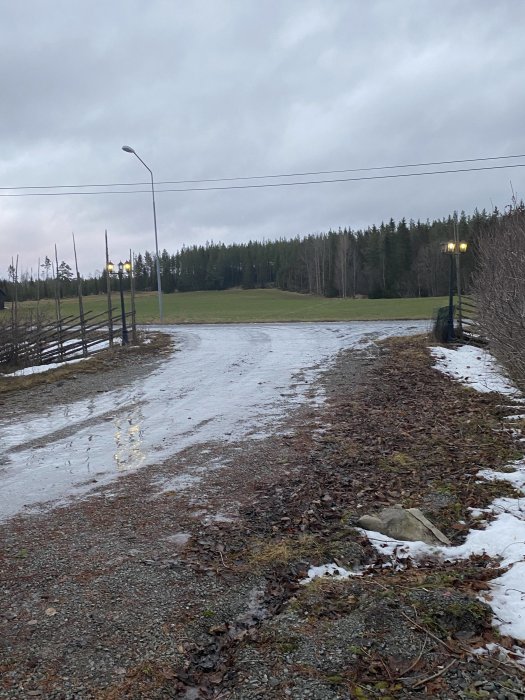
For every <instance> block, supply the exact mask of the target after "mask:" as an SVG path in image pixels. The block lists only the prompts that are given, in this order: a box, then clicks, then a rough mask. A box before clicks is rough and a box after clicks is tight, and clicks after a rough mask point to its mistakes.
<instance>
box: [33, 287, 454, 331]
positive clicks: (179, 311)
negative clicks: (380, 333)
mask: <svg viewBox="0 0 525 700" xmlns="http://www.w3.org/2000/svg"><path fill="white" fill-rule="evenodd" d="M163 301H164V322H165V323H253V322H285V321H379V320H396V319H397V320H416V319H430V318H432V317H433V316H434V315H435V312H436V309H437V308H438V307H440V306H446V305H447V304H448V298H445V297H430V298H414V299H326V298H324V297H317V296H311V295H308V294H295V293H292V292H282V291H280V290H277V289H254V290H246V291H245V290H240V289H232V290H227V291H224V292H187V293H184V294H180V293H179V294H164V295H163ZM125 303H126V310H127V311H129V309H130V305H129V304H130V300H129V295H128V294H126V299H125ZM40 304H41V308H49V311H50V313H54V302H52V301H48V300H46V301H42V302H40ZM112 304H113V306H114V307H117V308H119V305H120V300H119V296H118V294H113V296H112ZM22 307H23V308H27V309H29V308H34V307H35V303H34V302H25V303H24V304H22ZM136 307H137V323H139V324H146V323H158V321H159V308H158V298H157V295H156V293H154V292H148V293H141V294H137V297H136ZM61 308H62V315H63V316H67V315H70V314H71V315H75V316H76V315H78V301H77V300H76V299H64V300H63V301H62V307H61ZM84 308H85V310H86V311H87V310H89V309H91V310H93V311H94V312H95V313H98V312H103V311H105V309H106V308H107V299H106V297H105V296H104V295H100V296H88V297H85V298H84Z"/></svg>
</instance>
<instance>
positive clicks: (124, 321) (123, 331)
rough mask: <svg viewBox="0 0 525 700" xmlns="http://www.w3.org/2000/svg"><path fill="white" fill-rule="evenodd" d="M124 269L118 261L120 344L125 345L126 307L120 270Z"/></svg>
mask: <svg viewBox="0 0 525 700" xmlns="http://www.w3.org/2000/svg"><path fill="white" fill-rule="evenodd" d="M123 270H124V263H122V262H119V264H118V284H119V288H120V313H121V315H122V345H127V344H128V343H129V339H128V328H127V326H126V309H125V308H124V289H123V287H122V271H123Z"/></svg>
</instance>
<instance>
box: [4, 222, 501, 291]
mask: <svg viewBox="0 0 525 700" xmlns="http://www.w3.org/2000/svg"><path fill="white" fill-rule="evenodd" d="M499 217H500V214H499V212H498V211H497V210H494V211H493V212H491V213H487V212H486V211H485V210H483V211H482V212H478V211H477V210H476V211H475V212H474V214H472V215H469V216H467V215H466V214H465V213H464V212H462V213H461V214H459V215H458V214H457V213H455V214H454V215H451V216H449V217H448V218H445V219H439V220H434V221H428V220H427V221H426V222H424V223H423V222H421V221H417V222H416V221H410V222H408V223H407V221H406V220H405V219H402V220H401V221H399V222H397V223H396V222H395V221H394V220H393V219H391V220H390V221H389V222H388V223H382V224H381V226H379V227H377V226H372V227H369V228H367V229H366V230H358V231H352V230H350V229H347V228H345V229H339V230H338V231H328V232H327V233H321V234H310V235H308V236H305V237H302V238H301V237H297V238H294V239H280V240H275V241H262V242H261V241H250V242H249V243H237V244H232V245H224V244H221V243H213V242H210V243H207V244H206V245H200V246H193V247H184V248H182V250H180V251H178V252H176V253H169V252H168V251H167V250H164V251H163V252H162V254H161V257H160V266H161V278H162V288H163V291H164V292H166V293H171V292H176V291H178V292H191V291H198V290H220V289H229V288H232V287H244V288H246V289H253V288H264V287H277V288H279V289H283V290H288V291H293V292H303V293H310V294H318V295H324V296H328V297H349V296H350V297H355V296H366V297H371V298H379V297H402V296H406V297H414V296H439V295H444V294H446V293H447V292H448V264H447V263H448V261H447V260H446V259H445V258H446V256H444V255H443V254H442V253H441V249H440V244H441V243H443V242H445V241H447V240H450V239H453V237H454V230H455V229H456V228H457V231H458V233H459V238H460V239H461V240H466V241H468V242H472V241H473V240H476V239H477V237H478V235H479V234H480V232H481V231H483V230H484V229H485V228H486V227H487V225H488V224H489V223H491V222H494V221H495V220H498V218H499ZM475 257H476V253H475V250H474V248H473V246H470V247H469V252H468V253H467V254H466V255H465V256H463V259H462V269H463V279H464V281H465V285H466V287H467V288H468V284H469V279H470V276H471V273H472V270H473V269H474V266H475ZM46 260H48V259H46ZM41 267H42V268H45V265H41ZM56 276H57V274H56V273H55V270H54V267H50V265H48V266H47V268H45V269H42V270H41V271H40V282H39V284H38V285H37V281H36V275H34V274H33V275H30V274H28V273H27V272H21V273H19V274H18V298H19V299H20V300H23V299H31V298H33V299H34V298H36V296H37V294H38V293H39V294H40V296H41V297H45V296H53V294H54V290H55V283H54V279H55V278H56ZM58 277H59V280H60V289H61V294H62V295H64V296H68V295H70V294H75V293H76V280H75V279H74V277H73V274H72V273H71V268H70V266H69V265H68V264H67V263H66V262H64V261H63V262H62V263H60V265H59V268H58ZM14 279H15V272H14V270H13V269H11V267H10V268H9V271H8V277H7V278H5V279H4V280H3V282H0V286H2V287H3V288H4V289H5V290H7V292H8V294H10V293H12V288H13V282H14ZM135 279H136V289H137V291H147V290H154V289H156V284H157V282H156V271H155V258H154V255H152V253H151V252H149V251H145V252H143V253H139V254H138V255H137V256H136V260H135ZM82 286H83V292H84V294H98V293H103V292H104V291H105V289H106V277H105V272H103V273H102V274H101V275H100V276H91V277H88V278H85V279H84V280H83V283H82ZM37 287H38V288H39V290H37Z"/></svg>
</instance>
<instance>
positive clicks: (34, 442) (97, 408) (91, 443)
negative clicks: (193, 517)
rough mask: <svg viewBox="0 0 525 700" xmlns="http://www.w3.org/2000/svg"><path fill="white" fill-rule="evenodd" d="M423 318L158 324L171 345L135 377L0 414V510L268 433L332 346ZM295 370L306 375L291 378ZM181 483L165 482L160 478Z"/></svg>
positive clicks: (302, 394)
mask: <svg viewBox="0 0 525 700" xmlns="http://www.w3.org/2000/svg"><path fill="white" fill-rule="evenodd" d="M427 326H428V323H427V322H422V323H421V324H414V323H413V322H410V324H408V323H403V322H389V323H379V322H370V323H345V324H289V325H287V324H276V325H272V324H249V325H232V326H205V325H203V326H191V327H190V326H186V327H183V328H172V327H170V328H163V329H162V330H164V331H165V332H168V333H171V334H172V335H173V336H174V338H175V343H176V344H177V345H178V346H179V348H180V350H181V352H176V353H173V355H172V356H171V357H170V358H168V359H167V360H166V361H165V362H164V363H163V364H162V365H161V366H160V367H159V368H158V369H157V370H156V371H155V372H153V373H152V374H150V375H148V376H147V377H146V378H145V379H144V380H143V381H141V382H135V383H133V384H131V385H129V386H126V387H124V388H121V389H118V390H114V391H108V392H104V393H101V394H97V395H96V396H94V397H93V396H91V397H89V398H88V399H86V400H82V401H77V402H75V403H73V404H68V406H67V407H62V408H59V409H57V408H56V407H55V408H53V407H49V408H48V409H47V410H46V408H45V407H44V409H43V412H42V413H41V414H39V415H34V416H32V417H29V418H27V419H26V420H22V421H19V422H16V423H13V422H12V421H11V422H10V420H9V416H7V415H6V416H4V417H0V464H1V465H2V472H1V474H0V518H5V517H9V516H11V515H14V514H15V513H17V512H19V511H21V510H23V509H24V508H25V507H28V506H33V505H35V504H37V503H43V502H46V501H52V500H53V501H54V500H57V499H61V500H62V499H65V498H67V497H69V496H71V495H83V494H85V493H87V492H89V490H90V489H91V488H92V487H93V484H92V481H90V480H92V479H93V478H96V479H97V486H100V485H103V484H104V483H108V482H109V481H110V480H111V479H114V478H115V477H116V476H118V475H119V474H124V473H127V472H129V471H131V470H135V469H138V468H140V467H142V466H145V465H149V464H154V463H160V462H162V461H163V460H164V459H167V458H169V457H172V456H173V455H175V454H177V453H179V452H181V451H182V450H184V449H186V448H188V447H190V446H193V445H196V444H199V443H207V442H211V441H223V440H224V439H225V436H227V439H228V440H239V439H245V438H246V437H247V436H248V435H250V434H251V435H252V436H254V437H255V436H257V437H260V436H267V435H270V434H273V433H274V431H275V429H276V427H277V429H278V423H279V421H280V420H281V419H282V417H283V416H285V415H286V414H287V412H289V411H291V410H293V408H294V407H295V406H297V404H298V403H303V402H305V401H306V400H308V397H307V392H308V393H309V392H310V389H309V384H311V383H312V381H314V380H315V378H316V377H317V376H318V375H319V372H320V371H321V370H322V369H325V368H326V367H327V364H328V363H329V361H330V359H331V358H332V357H333V356H334V355H335V354H336V353H337V352H338V351H339V350H341V349H343V348H348V347H355V346H357V345H358V344H359V343H360V341H362V340H364V341H365V344H371V343H372V342H373V339H372V337H371V336H373V338H378V337H387V336H391V335H402V334H407V333H411V332H413V331H414V330H423V329H426V328H427ZM408 329H410V331H409V330H408ZM334 330H335V331H337V332H329V331H334ZM235 363H237V364H238V365H239V366H237V367H235V366H234V364H235ZM313 368H315V369H313ZM298 373H302V376H303V377H305V378H306V379H307V380H308V383H307V384H304V385H297V381H296V377H297V375H298ZM294 384H295V386H293V385H294ZM280 394H285V395H284V396H282V395H280ZM310 400H313V401H314V405H315V404H316V403H319V402H322V401H323V400H324V399H323V396H322V394H321V393H317V392H316V394H315V397H314V398H313V399H312V398H310ZM189 417H190V418H191V420H188V418H189ZM95 475H96V477H95ZM190 475H191V473H190ZM191 483H195V482H190V481H187V482H186V483H184V482H179V483H177V482H175V483H174V484H173V485H172V487H170V488H171V490H177V489H179V490H180V489H181V488H189V487H190V485H191ZM90 484H91V485H90Z"/></svg>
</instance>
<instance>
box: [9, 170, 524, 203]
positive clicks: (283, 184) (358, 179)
mask: <svg viewBox="0 0 525 700" xmlns="http://www.w3.org/2000/svg"><path fill="white" fill-rule="evenodd" d="M505 168H525V163H514V164H511V165H487V166H484V167H481V168H456V169H453V170H427V171H423V172H419V173H396V174H394V175H368V176H363V177H341V178H333V179H330V180H303V181H301V182H267V183H263V184H255V185H224V186H216V187H179V188H166V189H156V190H155V192H156V193H157V192H209V191H214V190H215V191H217V190H248V189H262V188H265V187H297V186H299V185H324V184H329V183H334V182H361V181H364V180H391V179H395V178H400V177H403V178H406V177H421V176H422V175H446V174H451V173H471V172H479V171H481V170H503V169H505ZM143 193H147V194H151V189H147V190H99V191H97V192H14V193H9V194H0V197H63V196H66V195H69V196H71V195H76V196H83V195H100V194H143Z"/></svg>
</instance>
